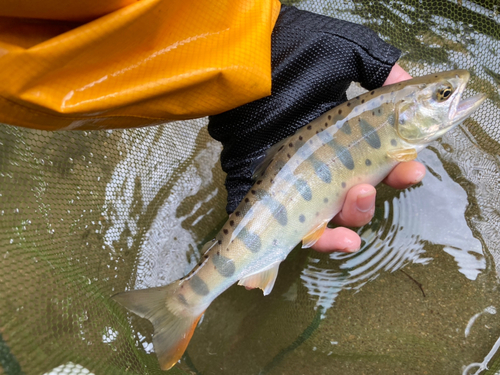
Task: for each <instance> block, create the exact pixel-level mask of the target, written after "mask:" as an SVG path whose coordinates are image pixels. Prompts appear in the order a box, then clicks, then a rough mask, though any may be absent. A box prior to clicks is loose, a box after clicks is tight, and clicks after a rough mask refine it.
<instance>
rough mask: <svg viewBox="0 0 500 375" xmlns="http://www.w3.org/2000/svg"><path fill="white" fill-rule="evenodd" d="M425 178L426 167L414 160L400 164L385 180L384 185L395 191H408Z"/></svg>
mask: <svg viewBox="0 0 500 375" xmlns="http://www.w3.org/2000/svg"><path fill="white" fill-rule="evenodd" d="M424 176H425V166H424V165H423V164H421V163H419V162H418V161H414V160H412V161H408V162H405V163H400V164H398V165H397V166H396V167H395V168H394V169H393V170H392V171H391V173H389V175H388V176H387V177H386V178H385V180H384V183H385V184H387V185H389V186H391V187H393V188H395V189H406V188H407V187H409V186H412V185H415V184H417V183H419V182H420V181H422V179H423V178H424Z"/></svg>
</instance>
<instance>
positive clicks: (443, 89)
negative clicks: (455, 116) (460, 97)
mask: <svg viewBox="0 0 500 375" xmlns="http://www.w3.org/2000/svg"><path fill="white" fill-rule="evenodd" d="M451 94H453V87H452V86H451V85H450V84H449V83H447V84H444V85H441V86H440V87H439V88H438V89H437V92H436V100H437V101H438V102H444V101H445V100H447V99H448V98H449V97H450V96H451Z"/></svg>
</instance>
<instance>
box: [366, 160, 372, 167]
mask: <svg viewBox="0 0 500 375" xmlns="http://www.w3.org/2000/svg"><path fill="white" fill-rule="evenodd" d="M365 165H366V166H367V167H369V166H370V165H372V161H371V160H370V159H366V160H365Z"/></svg>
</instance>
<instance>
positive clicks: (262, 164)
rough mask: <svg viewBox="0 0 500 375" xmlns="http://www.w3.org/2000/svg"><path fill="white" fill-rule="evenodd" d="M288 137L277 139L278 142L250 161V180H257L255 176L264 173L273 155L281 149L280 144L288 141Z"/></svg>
mask: <svg viewBox="0 0 500 375" xmlns="http://www.w3.org/2000/svg"><path fill="white" fill-rule="evenodd" d="M292 136H293V135H292ZM292 136H290V137H292ZM290 137H287V138H285V139H283V140H281V141H279V142H278V143H276V144H274V145H272V146H271V147H269V148H268V149H267V150H266V151H265V152H264V154H263V155H261V156H259V157H258V158H257V159H255V160H254V161H253V162H252V164H251V166H250V169H252V170H253V173H252V180H257V178H258V177H259V176H261V175H262V174H263V173H264V171H265V170H266V169H267V167H269V164H271V162H272V161H273V158H274V156H275V155H276V154H277V153H278V151H279V150H280V149H281V146H283V145H284V144H285V143H286V142H288V141H289V139H290Z"/></svg>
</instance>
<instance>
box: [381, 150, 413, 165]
mask: <svg viewBox="0 0 500 375" xmlns="http://www.w3.org/2000/svg"><path fill="white" fill-rule="evenodd" d="M387 156H389V157H390V158H391V159H392V160H395V161H400V162H403V161H410V160H413V159H415V158H416V157H417V150H415V149H414V148H400V149H396V150H392V151H388V152H387Z"/></svg>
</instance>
